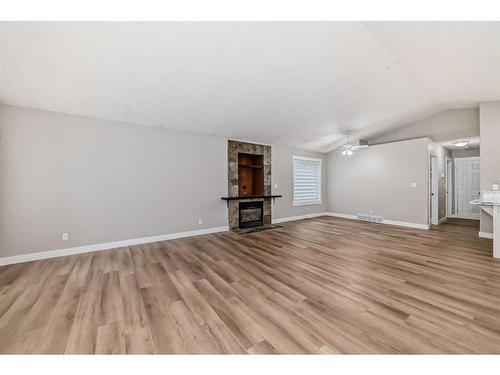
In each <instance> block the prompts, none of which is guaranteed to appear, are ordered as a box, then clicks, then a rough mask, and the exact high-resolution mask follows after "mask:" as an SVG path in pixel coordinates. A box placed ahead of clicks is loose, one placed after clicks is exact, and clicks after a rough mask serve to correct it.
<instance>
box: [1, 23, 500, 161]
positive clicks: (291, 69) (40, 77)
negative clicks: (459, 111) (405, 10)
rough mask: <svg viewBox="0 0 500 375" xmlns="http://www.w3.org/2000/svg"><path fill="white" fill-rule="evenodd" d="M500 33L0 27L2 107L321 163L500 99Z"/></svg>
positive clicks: (482, 29)
mask: <svg viewBox="0 0 500 375" xmlns="http://www.w3.org/2000/svg"><path fill="white" fill-rule="evenodd" d="M499 61H500V22H368V23H360V22H143V23H141V22H117V23H114V22H106V23H98V22H76V23H75V22H62V23H58V22H35V23H29V22H0V103H5V104H11V105H18V106H23V107H31V108H39V109H44V110H49V111H56V112H62V113H68V114H74V115H79V116H88V117H94V118H99V119H108V120H114V121H122V122H128V123H135V124H140V125H148V126H161V127H165V128H168V129H174V130H180V131H187V132H193V133H202V134H209V135H216V136H221V137H225V138H236V139H243V140H248V141H255V142H261V143H269V144H282V145H287V146H294V147H300V148H305V149H310V150H316V151H330V150H332V149H333V148H335V147H337V146H338V145H339V144H341V143H343V142H344V140H345V137H344V135H343V134H344V132H345V130H346V129H349V128H351V129H353V131H354V132H355V133H356V134H357V136H359V137H370V136H374V135H377V134H382V133H383V132H385V131H388V130H390V129H393V128H395V127H398V126H402V125H405V124H406V123H408V122H411V121H414V120H418V119H421V118H423V117H425V116H427V115H431V114H433V113H436V112H439V111H441V110H443V109H446V108H457V107H475V106H477V103H478V102H480V101H488V100H499V99H500V68H499Z"/></svg>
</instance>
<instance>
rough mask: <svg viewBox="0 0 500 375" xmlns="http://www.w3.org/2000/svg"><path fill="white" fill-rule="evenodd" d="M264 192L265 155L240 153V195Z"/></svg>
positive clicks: (261, 193)
mask: <svg viewBox="0 0 500 375" xmlns="http://www.w3.org/2000/svg"><path fill="white" fill-rule="evenodd" d="M263 194H264V155H252V154H245V153H238V195H239V196H240V197H245V196H249V195H250V196H251V195H263Z"/></svg>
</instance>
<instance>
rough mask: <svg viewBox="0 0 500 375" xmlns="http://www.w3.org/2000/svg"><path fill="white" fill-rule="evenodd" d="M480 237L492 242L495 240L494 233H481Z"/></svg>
mask: <svg viewBox="0 0 500 375" xmlns="http://www.w3.org/2000/svg"><path fill="white" fill-rule="evenodd" d="M479 237H481V238H489V239H490V240H492V239H493V233H489V232H479Z"/></svg>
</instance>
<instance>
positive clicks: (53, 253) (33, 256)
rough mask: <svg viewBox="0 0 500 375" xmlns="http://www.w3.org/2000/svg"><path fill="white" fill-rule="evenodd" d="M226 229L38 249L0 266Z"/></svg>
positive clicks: (209, 229)
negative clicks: (45, 249)
mask: <svg viewBox="0 0 500 375" xmlns="http://www.w3.org/2000/svg"><path fill="white" fill-rule="evenodd" d="M228 230H229V227H227V226H226V227H215V228H207V229H198V230H192V231H188V232H178V233H169V234H162V235H159V236H151V237H142V238H134V239H131V240H123V241H114V242H106V243H99V244H94V245H85V246H78V247H70V248H66V249H58V250H50V251H40V252H37V253H30V254H23V255H16V256H11V257H3V258H0V266H6V265H8V264H14V263H23V262H31V261H33V260H40V259H48V258H57V257H61V256H65V255H74V254H82V253H90V252H93V251H101V250H109V249H115V248H117V247H124V246H133V245H141V244H145V243H151V242H158V241H166V240H173V239H176V238H183V237H192V236H199V235H202V234H209V233H217V232H225V231H228Z"/></svg>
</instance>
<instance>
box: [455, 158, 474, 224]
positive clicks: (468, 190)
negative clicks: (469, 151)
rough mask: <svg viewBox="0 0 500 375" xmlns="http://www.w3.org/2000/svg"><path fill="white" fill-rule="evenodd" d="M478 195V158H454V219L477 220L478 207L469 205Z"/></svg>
mask: <svg viewBox="0 0 500 375" xmlns="http://www.w3.org/2000/svg"><path fill="white" fill-rule="evenodd" d="M479 195H480V186H479V157H477V156H474V157H468V158H456V159H455V217H458V218H462V219H474V220H479V206H477V205H473V204H470V201H471V200H473V199H479Z"/></svg>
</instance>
